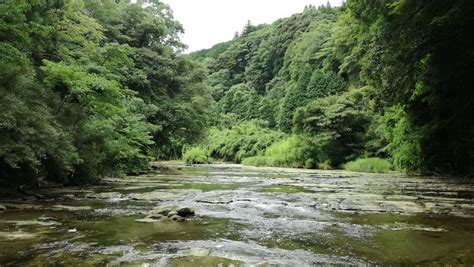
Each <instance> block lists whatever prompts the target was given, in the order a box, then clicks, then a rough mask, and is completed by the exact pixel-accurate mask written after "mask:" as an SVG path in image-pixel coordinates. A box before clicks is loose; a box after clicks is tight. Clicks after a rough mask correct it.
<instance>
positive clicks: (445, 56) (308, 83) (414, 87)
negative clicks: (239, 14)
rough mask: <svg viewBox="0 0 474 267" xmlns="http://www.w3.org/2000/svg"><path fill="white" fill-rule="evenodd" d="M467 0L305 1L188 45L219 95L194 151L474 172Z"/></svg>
mask: <svg viewBox="0 0 474 267" xmlns="http://www.w3.org/2000/svg"><path fill="white" fill-rule="evenodd" d="M473 6H474V5H473V4H472V2H470V1H462V0H459V1H449V2H446V1H441V0H436V1H402V0H399V1H392V0H391V1H388V0H387V1H347V3H346V4H344V5H343V6H342V7H340V8H332V7H330V6H321V7H312V6H309V7H307V8H305V10H304V11H303V12H302V13H301V14H295V15H293V16H292V17H290V18H286V19H281V20H278V21H276V22H275V23H273V24H271V25H260V26H253V25H251V24H248V25H246V26H245V28H244V29H243V30H242V32H241V33H240V35H239V36H237V37H236V38H235V39H234V40H232V41H229V42H226V43H222V44H218V45H216V46H214V47H213V48H211V49H208V50H203V51H199V52H195V53H193V54H191V55H190V57H191V58H193V59H194V60H195V61H198V62H201V63H203V64H204V65H205V66H206V67H207V69H208V72H209V74H208V77H207V82H208V84H209V86H210V87H211V93H212V96H213V98H214V100H215V103H216V104H215V106H214V109H213V121H212V124H213V128H212V129H211V130H210V134H209V137H208V138H207V140H205V141H204V142H202V144H201V145H200V152H201V154H208V155H206V157H204V158H207V156H212V157H214V158H220V159H224V160H233V161H235V162H243V163H245V164H251V165H257V166H260V165H267V166H290V167H306V168H340V167H346V168H349V169H356V170H367V171H388V170H389V169H396V170H399V171H407V172H412V173H473V171H474V169H473V166H474V124H473V123H472V115H474V112H473V111H474V103H473V100H474V91H473V90H471V88H470V87H471V84H473V83H472V82H473V81H472V79H473V78H472V77H473V76H472V74H471V73H472V71H473V63H474V62H473V57H474V51H473V50H474V42H473V35H472V34H471V31H472V29H473V27H472V26H473V20H472V19H471V18H470V14H473V11H474V9H473ZM193 153H196V150H193ZM186 158H187V159H190V158H191V159H192V155H187V157H186ZM191 161H192V160H191ZM351 161H355V162H351ZM348 162H349V163H348ZM345 163H348V164H345Z"/></svg>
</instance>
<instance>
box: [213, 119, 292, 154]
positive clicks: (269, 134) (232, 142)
mask: <svg viewBox="0 0 474 267" xmlns="http://www.w3.org/2000/svg"><path fill="white" fill-rule="evenodd" d="M283 136H284V133H282V132H280V131H274V130H271V129H269V128H266V127H264V126H261V125H260V124H258V123H257V122H246V123H242V124H239V125H236V126H234V127H232V128H230V129H223V130H220V129H217V128H214V129H211V131H210V136H209V140H208V144H207V146H208V148H209V152H210V154H211V155H212V157H214V158H219V159H223V160H225V161H233V162H236V163H240V162H241V161H242V159H244V158H247V157H252V156H256V155H258V154H261V153H263V151H265V149H266V148H267V147H269V146H270V145H271V144H273V143H275V142H276V141H278V140H281V139H282V138H283Z"/></svg>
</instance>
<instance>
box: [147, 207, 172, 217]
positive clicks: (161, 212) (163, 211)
mask: <svg viewBox="0 0 474 267" xmlns="http://www.w3.org/2000/svg"><path fill="white" fill-rule="evenodd" d="M178 208H179V207H178V206H160V207H156V208H154V209H153V210H151V212H150V215H151V216H154V215H163V216H168V214H169V213H170V212H172V211H176V210H177V209H178ZM176 214H178V213H176Z"/></svg>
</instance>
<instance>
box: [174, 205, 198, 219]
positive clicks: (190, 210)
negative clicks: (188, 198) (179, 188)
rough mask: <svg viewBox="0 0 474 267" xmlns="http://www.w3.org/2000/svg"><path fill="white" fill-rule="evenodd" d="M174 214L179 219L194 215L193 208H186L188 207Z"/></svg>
mask: <svg viewBox="0 0 474 267" xmlns="http://www.w3.org/2000/svg"><path fill="white" fill-rule="evenodd" d="M176 212H177V213H178V215H179V216H181V217H191V216H194V214H195V211H194V209H193V208H188V207H184V208H180V209H178V210H177V211H176Z"/></svg>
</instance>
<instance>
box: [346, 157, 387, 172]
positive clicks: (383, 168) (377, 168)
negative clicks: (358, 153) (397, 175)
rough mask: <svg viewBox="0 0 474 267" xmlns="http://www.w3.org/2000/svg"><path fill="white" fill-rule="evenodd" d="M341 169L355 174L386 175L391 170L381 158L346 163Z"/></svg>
mask: <svg viewBox="0 0 474 267" xmlns="http://www.w3.org/2000/svg"><path fill="white" fill-rule="evenodd" d="M343 167H344V169H346V170H349V171H355V172H376V173H387V172H389V171H390V169H391V168H392V164H390V162H388V161H387V160H385V159H381V158H365V159H357V160H355V161H351V162H348V163H346V164H344V165H343Z"/></svg>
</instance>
